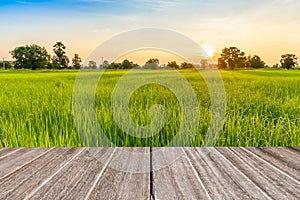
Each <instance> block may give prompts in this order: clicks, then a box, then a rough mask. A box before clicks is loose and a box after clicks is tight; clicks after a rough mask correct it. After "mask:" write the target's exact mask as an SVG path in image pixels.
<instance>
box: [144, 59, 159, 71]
mask: <svg viewBox="0 0 300 200" xmlns="http://www.w3.org/2000/svg"><path fill="white" fill-rule="evenodd" d="M158 67H159V60H158V59H157V58H150V59H149V60H148V61H147V62H146V63H145V65H144V68H145V69H157V68H158Z"/></svg>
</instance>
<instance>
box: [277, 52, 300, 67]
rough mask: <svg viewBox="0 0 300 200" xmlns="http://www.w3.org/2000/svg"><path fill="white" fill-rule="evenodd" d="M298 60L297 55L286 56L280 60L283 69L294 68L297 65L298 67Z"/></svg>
mask: <svg viewBox="0 0 300 200" xmlns="http://www.w3.org/2000/svg"><path fill="white" fill-rule="evenodd" d="M297 59H298V58H297V57H296V55H295V54H284V55H282V56H281V59H280V63H281V67H282V68H285V69H291V68H294V67H295V66H296V65H298V63H297Z"/></svg>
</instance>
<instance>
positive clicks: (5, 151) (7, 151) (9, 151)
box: [0, 148, 20, 162]
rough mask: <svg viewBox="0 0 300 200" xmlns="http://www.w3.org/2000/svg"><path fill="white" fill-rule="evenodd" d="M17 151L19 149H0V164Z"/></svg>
mask: <svg viewBox="0 0 300 200" xmlns="http://www.w3.org/2000/svg"><path fill="white" fill-rule="evenodd" d="M19 150H20V149H19V148H2V149H0V162H1V160H2V159H3V158H4V157H6V156H8V155H10V154H12V153H14V152H15V151H19Z"/></svg>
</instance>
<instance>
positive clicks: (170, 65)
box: [167, 61, 180, 69]
mask: <svg viewBox="0 0 300 200" xmlns="http://www.w3.org/2000/svg"><path fill="white" fill-rule="evenodd" d="M167 67H170V68H173V69H179V67H180V66H179V65H178V64H177V63H176V61H171V62H168V64H167Z"/></svg>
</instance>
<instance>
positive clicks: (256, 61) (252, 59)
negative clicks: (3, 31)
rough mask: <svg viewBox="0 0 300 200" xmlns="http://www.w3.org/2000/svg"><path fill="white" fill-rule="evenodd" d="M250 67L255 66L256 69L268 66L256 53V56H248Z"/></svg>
mask: <svg viewBox="0 0 300 200" xmlns="http://www.w3.org/2000/svg"><path fill="white" fill-rule="evenodd" d="M247 62H248V65H247V66H248V67H250V68H254V69H259V68H264V67H266V63H265V62H264V61H262V60H261V59H260V57H259V56H257V55H254V56H248V61H247Z"/></svg>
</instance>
